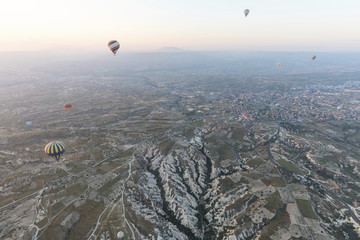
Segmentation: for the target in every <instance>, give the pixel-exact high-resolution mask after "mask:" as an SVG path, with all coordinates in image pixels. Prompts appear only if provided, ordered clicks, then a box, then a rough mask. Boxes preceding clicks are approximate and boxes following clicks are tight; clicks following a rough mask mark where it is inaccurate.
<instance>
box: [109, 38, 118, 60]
mask: <svg viewBox="0 0 360 240" xmlns="http://www.w3.org/2000/svg"><path fill="white" fill-rule="evenodd" d="M108 47H109V48H110V50H111V51H112V52H113V53H114V56H115V54H116V52H117V51H118V50H119V48H120V43H119V42H118V41H116V40H111V41H110V42H109V43H108Z"/></svg>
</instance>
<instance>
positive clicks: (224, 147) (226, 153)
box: [218, 144, 234, 160]
mask: <svg viewBox="0 0 360 240" xmlns="http://www.w3.org/2000/svg"><path fill="white" fill-rule="evenodd" d="M218 151H219V154H220V160H225V159H234V155H233V151H232V147H231V146H230V145H228V144H221V145H220V146H219V148H218Z"/></svg>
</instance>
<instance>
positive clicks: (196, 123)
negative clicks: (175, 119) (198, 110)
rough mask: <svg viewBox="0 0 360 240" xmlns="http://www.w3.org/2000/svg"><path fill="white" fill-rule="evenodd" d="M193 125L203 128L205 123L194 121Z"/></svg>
mask: <svg viewBox="0 0 360 240" xmlns="http://www.w3.org/2000/svg"><path fill="white" fill-rule="evenodd" d="M191 123H192V124H193V125H195V126H197V127H202V126H203V125H204V121H203V120H197V121H193V122H191Z"/></svg>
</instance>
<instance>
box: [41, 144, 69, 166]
mask: <svg viewBox="0 0 360 240" xmlns="http://www.w3.org/2000/svg"><path fill="white" fill-rule="evenodd" d="M44 151H45V153H46V154H47V155H49V156H50V157H52V158H53V159H55V160H56V161H59V159H60V158H61V156H62V155H63V154H64V152H65V145H64V144H63V143H62V142H58V141H53V142H50V143H48V144H46V146H45V149H44Z"/></svg>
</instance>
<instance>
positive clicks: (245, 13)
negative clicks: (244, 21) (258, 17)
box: [244, 9, 250, 17]
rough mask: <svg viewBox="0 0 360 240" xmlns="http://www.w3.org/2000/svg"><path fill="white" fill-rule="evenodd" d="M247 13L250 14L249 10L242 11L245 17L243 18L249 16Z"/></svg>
mask: <svg viewBox="0 0 360 240" xmlns="http://www.w3.org/2000/svg"><path fill="white" fill-rule="evenodd" d="M249 12H250V10H249V9H245V10H244V15H245V17H247V15H248V14H249Z"/></svg>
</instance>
